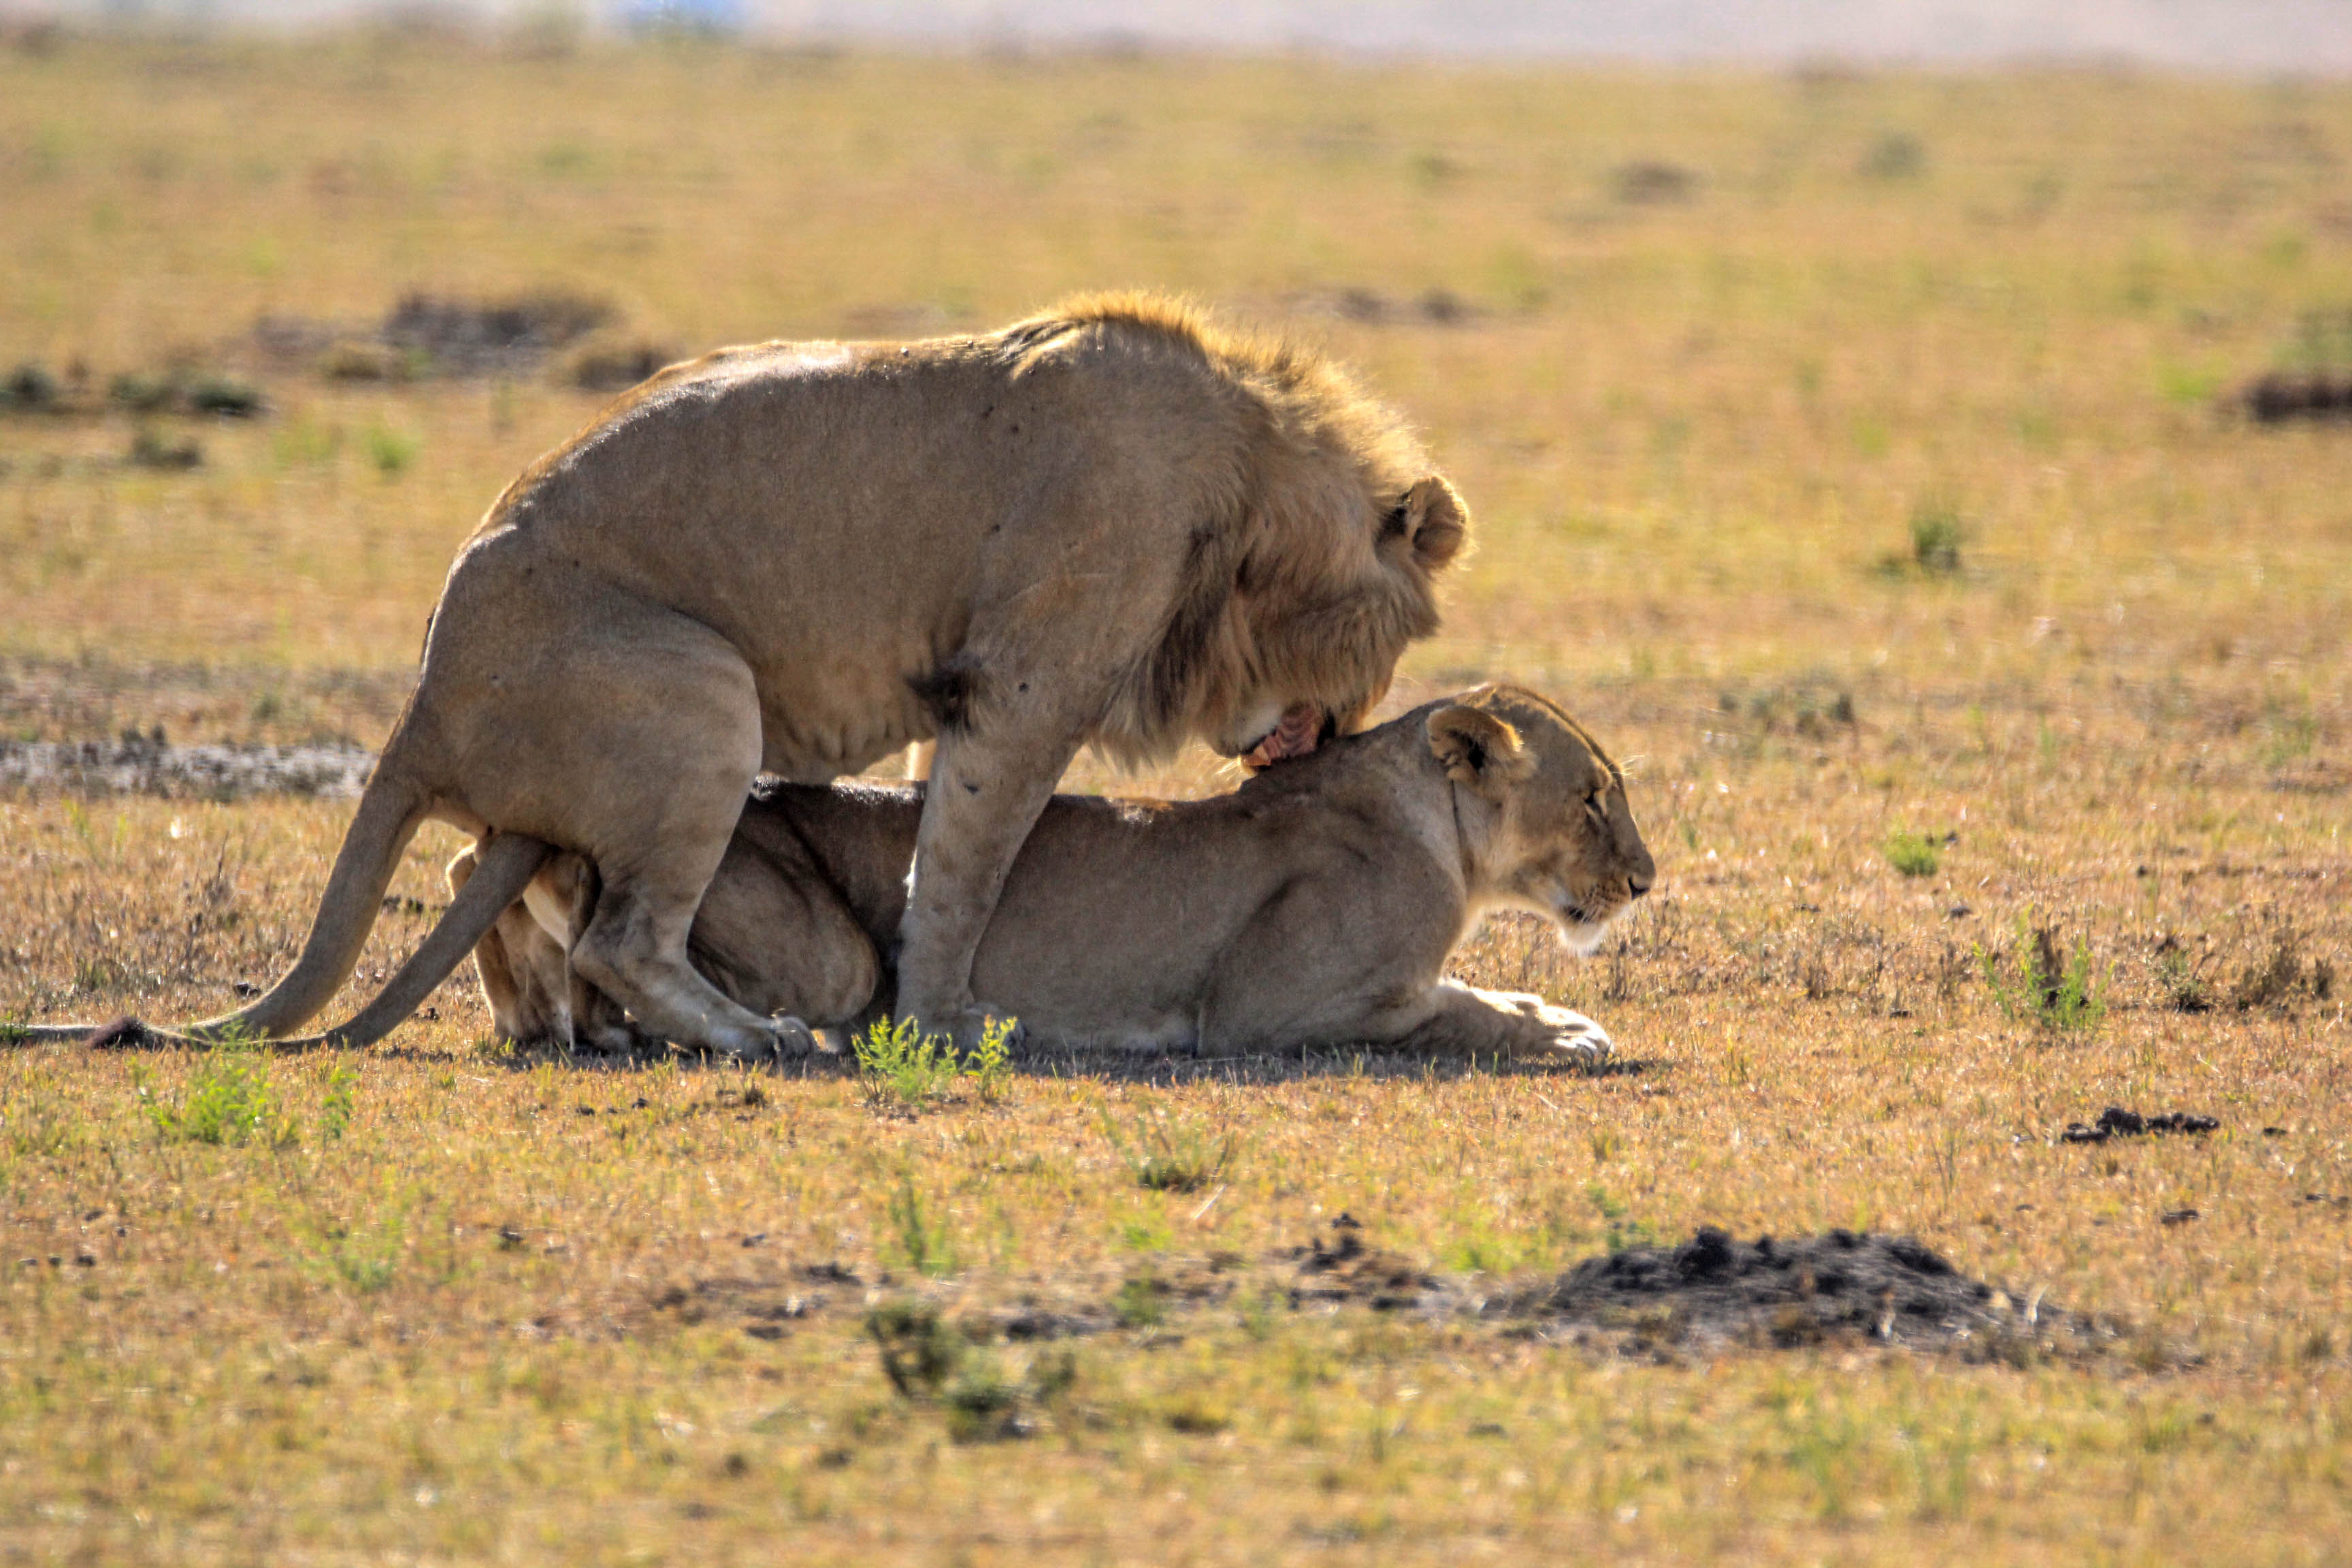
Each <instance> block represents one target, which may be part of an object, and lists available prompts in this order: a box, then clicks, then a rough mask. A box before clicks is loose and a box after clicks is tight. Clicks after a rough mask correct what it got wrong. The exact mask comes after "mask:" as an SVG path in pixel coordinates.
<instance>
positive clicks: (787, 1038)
mask: <svg viewBox="0 0 2352 1568" xmlns="http://www.w3.org/2000/svg"><path fill="white" fill-rule="evenodd" d="M768 1022H769V1023H770V1024H771V1025H772V1026H774V1029H775V1032H776V1046H775V1056H776V1059H777V1060H779V1061H783V1060H787V1059H797V1058H801V1057H804V1056H807V1055H808V1054H809V1053H811V1052H812V1051H814V1050H816V1049H817V1048H818V1046H817V1038H816V1031H815V1030H814V1029H812V1028H810V1027H809V1026H807V1025H806V1024H803V1023H802V1022H801V1021H800V1020H799V1019H798V1018H795V1017H793V1016H791V1015H789V1014H784V1015H780V1016H776V1017H773V1018H771V1019H769V1020H768Z"/></svg>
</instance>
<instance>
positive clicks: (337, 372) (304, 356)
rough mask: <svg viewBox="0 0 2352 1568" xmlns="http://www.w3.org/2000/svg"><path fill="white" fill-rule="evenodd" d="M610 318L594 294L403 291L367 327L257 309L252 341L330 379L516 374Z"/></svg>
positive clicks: (611, 312) (609, 309)
mask: <svg viewBox="0 0 2352 1568" xmlns="http://www.w3.org/2000/svg"><path fill="white" fill-rule="evenodd" d="M614 319H615V312H614V309H613V307H612V306H611V305H609V304H607V303H606V302H604V300H594V299H589V298H587V297H585V296H582V295H577V294H565V293H559V292H548V293H541V294H530V295H522V296H519V297H517V298H514V299H509V300H460V299H453V298H449V297H446V296H442V295H436V294H411V295H408V296H406V297H405V298H404V299H402V300H399V301H398V302H397V303H395V304H394V306H393V308H392V310H390V311H389V312H388V313H387V314H386V315H385V316H384V317H383V320H382V321H378V322H376V323H375V324H374V325H373V326H372V327H361V326H352V325H349V324H346V323H341V322H336V321H313V320H310V319H309V318H305V317H300V316H265V317H263V318H262V319H261V320H260V321H257V322H255V323H254V329H253V336H254V342H256V344H257V345H258V346H259V347H260V349H261V350H262V352H263V353H266V354H267V355H268V356H269V357H270V358H272V359H274V360H277V361H278V362H280V363H285V364H289V365H301V366H305V367H307V368H310V369H311V370H314V371H316V372H317V373H318V374H321V375H324V376H326V377H328V378H329V379H331V380H337V381H408V380H415V379H418V378H421V377H424V376H436V375H437V376H486V375H516V374H522V373H524V372H528V371H530V370H533V369H535V368H536V367H537V366H538V365H539V364H540V363H541V362H543V361H544V360H546V359H547V358H548V357H549V356H550V355H551V354H554V353H558V352H560V351H562V350H563V349H566V348H569V347H571V346H572V344H574V343H577V342H581V341H582V340H583V339H585V338H587V337H588V336H590V334H592V333H593V332H595V331H598V330H599V329H600V328H603V327H605V326H608V325H609V324H611V323H612V322H613V321H614Z"/></svg>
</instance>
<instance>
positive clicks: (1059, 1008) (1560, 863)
mask: <svg viewBox="0 0 2352 1568" xmlns="http://www.w3.org/2000/svg"><path fill="white" fill-rule="evenodd" d="M921 811H922V798H921V794H920V792H919V791H918V790H916V789H913V788H904V787H902V788H877V787H873V786H848V785H844V786H835V787H833V788H812V787H808V786H803V785H791V784H786V785H782V786H781V787H777V788H773V789H769V790H764V791H762V792H761V793H760V794H757V795H754V796H753V797H752V798H751V802H750V804H749V805H747V806H746V807H745V809H744V812H743V816H742V820H741V822H740V823H739V824H738V825H737V827H736V830H735V837H734V841H733V843H732V844H730V846H729V847H728V850H727V854H726V857H725V858H724V859H723V860H722V861H721V862H720V864H719V873H718V875H717V877H716V878H715V879H713V880H712V882H711V884H710V888H709V892H708V893H707V894H706V895H705V897H704V900H703V903H702V909H701V911H700V912H699V913H698V915H697V916H696V917H695V921H694V929H693V934H692V937H691V939H690V941H689V944H688V948H689V952H691V953H692V954H693V957H694V960H695V962H696V963H698V965H699V966H700V968H701V970H702V972H703V973H705V974H707V975H709V978H710V979H711V980H712V981H713V982H714V983H716V984H718V985H719V987H720V989H722V990H724V991H725V992H726V993H727V994H729V995H730V997H732V998H733V999H734V1000H736V1001H738V1002H740V1003H741V1004H743V1005H746V1006H748V1007H750V1008H751V1009H752V1010H754V1011H757V1012H783V1013H790V1014H792V1015H793V1016H799V1017H803V1018H805V1019H808V1020H810V1021H812V1022H814V1023H819V1024H823V1025H827V1026H842V1025H850V1024H854V1023H856V1021H858V1020H859V1019H861V1018H862V1017H866V1016H872V1015H873V1014H874V1013H876V1012H877V1011H880V1010H881V1009H883V1008H884V1007H885V1006H887V996H886V995H885V994H884V992H886V991H887V976H886V974H885V973H884V966H883V964H882V962H881V959H880V954H881V953H882V952H887V948H888V943H889V941H890V936H891V933H892V932H893V931H896V930H897V929H898V921H899V916H900V913H901V911H902V910H904V909H905V907H906V902H907V891H906V886H905V873H904V868H905V866H906V863H907V857H908V851H909V850H910V849H911V848H912V847H913V846H914V844H915V842H916V838H917V836H918V834H919V826H918V824H919V817H920V815H921ZM471 861H472V858H471V853H470V852H468V854H467V855H464V856H460V857H459V858H458V861H457V863H456V864H454V865H452V866H451V868H450V878H451V881H452V882H453V883H454V884H456V885H457V887H458V888H460V889H463V888H464V887H465V886H466V884H467V878H468V876H469V875H470V874H471V870H472V863H471ZM1653 875H1654V869H1653V867H1652V865H1651V861H1650V854H1649V851H1648V849H1647V848H1645V847H1643V843H1642V836H1641V832H1640V830H1639V829H1638V828H1637V827H1636V826H1634V823H1633V812H1632V810H1631V809H1630V808H1629V806H1628V805H1627V802H1626V798H1625V784H1624V776H1623V775H1622V773H1620V772H1619V771H1618V769H1617V767H1616V765H1615V764H1614V763H1612V762H1611V761H1610V760H1609V758H1608V757H1607V756H1606V755H1605V754H1604V753H1603V752H1601V748H1600V747H1599V746H1598V745H1596V744H1595V743H1594V742H1593V741H1592V740H1591V737H1590V736H1589V735H1587V734H1586V733H1585V731H1583V730H1582V729H1581V728H1580V727H1579V726H1578V725H1577V724H1576V722H1575V721H1573V720H1571V719H1570V717H1569V716H1568V715H1567V714H1566V713H1564V712H1562V711H1561V710H1559V708H1557V707H1555V706H1554V705H1552V704H1551V703H1549V702H1548V701H1546V700H1544V699H1542V698H1540V697H1538V696H1535V695H1534V694H1532V693H1530V692H1527V691H1522V690H1518V689H1514V688H1511V687H1486V688H1482V689H1478V690H1476V691H1473V692H1470V693H1467V694H1465V695H1464V696H1462V697H1459V698H1454V699H1448V700H1444V701H1439V702H1433V703H1430V704H1428V705H1427V706H1425V707H1423V708H1420V709H1417V710H1414V711H1412V712H1411V713H1408V714H1406V715H1405V716H1404V717H1402V718H1401V719H1397V720H1394V721H1391V722H1390V723H1387V724H1383V725H1381V727H1380V728H1378V729H1376V730H1373V731H1370V732H1368V733H1364V734H1360V735H1357V736H1354V737H1352V738H1349V739H1347V740H1342V741H1338V742H1333V743H1332V744H1329V745H1328V746H1326V747H1324V748H1323V749H1322V751H1321V752H1318V754H1317V755H1315V756H1312V757H1307V758H1305V759H1302V760H1299V761H1296V762H1287V763H1283V764H1282V765H1281V766H1280V767H1277V768H1274V769H1271V770H1269V771H1267V772H1265V773H1260V774H1259V775H1258V776H1256V777H1255V778H1254V779H1252V780H1251V781H1250V782H1249V783H1247V784H1244V785H1243V786H1242V787H1241V789H1239V790H1238V791H1236V792H1235V793H1234V794H1232V795H1223V796H1219V797H1217V798H1214V799H1210V800H1202V801H1192V802H1188V803H1184V804H1181V805H1168V804H1164V803H1157V802H1150V803H1139V802H1122V801H1109V800H1102V799H1092V798H1086V797H1081V796H1075V795H1056V796H1055V797H1054V799H1053V801H1052V803H1051V804H1050V805H1047V806H1046V808H1045V813H1044V815H1043V816H1040V817H1039V818H1038V821H1037V826H1035V828H1034V830H1032V832H1031V833H1030V836H1029V839H1028V842H1027V843H1026V844H1025V845H1024V846H1023V847H1022V850H1021V854H1020V857H1019V858H1017V859H1016V860H1015V861H1014V862H1013V869H1012V873H1011V876H1010V878H1009V879H1007V881H1006V882H1005V885H1004V894H1003V900H1001V901H1000V902H999V903H998V905H997V909H996V915H995V918H994V919H993V920H992V921H991V922H990V924H989V927H988V931H987V933H986V934H985V935H984V936H983V937H982V940H981V943H980V952H979V954H978V958H977V961H976V963H975V965H974V968H973V974H974V977H975V984H976V985H977V987H978V989H979V990H980V991H981V993H982V994H984V995H986V996H987V997H988V998H989V999H990V1000H991V1001H992V1002H993V1003H995V1004H996V1005H999V1006H1002V1007H1003V1008H1005V1009H1007V1010H1008V1011H1010V1012H1012V1013H1013V1014H1015V1015H1016V1016H1018V1017H1019V1018H1020V1019H1021V1021H1022V1023H1023V1025H1024V1026H1025V1027H1026V1028H1027V1029H1028V1031H1029V1033H1030V1037H1031V1038H1032V1039H1038V1040H1049V1041H1065V1042H1079V1041H1086V1042H1096V1043H1108V1044H1116V1045H1124V1046H1129V1047H1148V1048H1155V1049H1175V1050H1182V1049H1200V1050H1207V1051H1228V1050H1267V1049H1284V1048H1295V1047H1301V1046H1314V1045H1343V1044H1352V1043H1357V1042H1365V1043H1377V1044H1383V1045H1399V1046H1403V1047H1415V1048H1429V1049H1441V1050H1455V1051H1473V1052H1497V1053H1507V1054H1509V1055H1513V1056H1535V1057H1552V1058H1562V1059H1569V1060H1581V1061H1587V1062H1591V1061H1597V1060H1599V1059H1600V1058H1601V1057H1603V1056H1605V1055H1606V1054H1607V1053H1608V1051H1609V1049H1610V1041H1609V1037H1608V1036H1607V1034H1605V1033H1604V1032H1603V1031H1602V1030H1601V1027H1600V1026H1598V1025H1596V1024H1595V1023H1593V1022H1592V1020H1591V1019H1590V1018H1587V1017H1584V1016H1582V1015H1580V1014H1577V1013H1572V1012H1570V1011H1568V1010H1567V1009H1566V1008H1562V1007H1558V1006H1553V1005H1549V1004H1547V1003H1546V1002H1544V1001H1543V1000H1542V999H1541V998H1539V997H1536V996H1530V995H1523V994H1512V993H1503V992H1492V991H1479V990H1475V989H1473V988H1471V987H1469V986H1466V985H1463V984H1457V983H1455V982H1454V981H1450V980H1445V979H1444V978H1442V977H1441V976H1442V972H1443V970H1444V963H1445V959H1446V956H1447V954H1448V953H1450V952H1452V951H1453V950H1454V947H1455V946H1456V945H1457V944H1458V943H1459V942H1461V941H1462V939H1463V938H1464V937H1465V936H1466V935H1467V934H1468V933H1469V932H1470V931H1472V930H1473V929H1474V928H1475V926H1476V925H1477V924H1478V922H1479V921H1481V920H1482V919H1483V918H1484V917H1485V916H1486V913H1487V912H1488V911H1490V910H1496V909H1522V910H1533V911H1535V912H1536V913H1538V914H1539V915H1542V916H1543V917H1544V918H1546V919H1547V920H1549V921H1552V922H1553V923H1554V924H1555V925H1557V926H1558V927H1559V930H1560V931H1561V933H1562V935H1563V936H1564V937H1565V938H1566V939H1567V941H1568V942H1570V944H1571V945H1572V946H1575V947H1577V948H1578V949H1580V950H1581V951H1587V952H1589V951H1591V947H1592V945H1593V944H1594V943H1596V942H1599V941H1600V939H1601V931H1602V929H1603V928H1604V927H1605V926H1606V924H1607V923H1608V921H1610V920H1611V919H1612V917H1614V916H1615V915H1617V914H1618V913H1619V912H1621V911H1622V910H1624V908H1625V907H1626V906H1627V905H1628V904H1630V903H1631V902H1632V901H1633V900H1635V899H1637V898H1639V897H1641V896H1642V894H1643V893H1644V892H1646V891H1648V890H1649V887H1650V883H1651V879H1652V877H1653ZM596 883H597V875H596V871H595V869H594V868H593V867H592V866H590V865H589V864H588V863H587V862H586V860H585V859H584V858H581V857H577V856H570V855H566V856H561V857H558V858H556V859H554V860H552V861H551V862H550V863H549V865H548V866H547V868H545V869H543V870H542V871H541V873H540V874H539V876H538V877H537V878H536V879H534V881H533V882H532V884H531V886H530V891H529V894H528V896H527V898H526V900H525V901H524V902H523V903H520V904H517V905H516V906H514V907H513V908H511V909H509V910H508V911H507V913H506V914H504V915H503V916H501V917H500V919H499V924H498V929H497V930H496V931H494V932H493V933H492V934H491V935H490V936H489V937H488V938H486V939H485V940H484V942H483V943H482V947H481V949H480V950H479V951H480V954H481V956H482V959H483V962H482V963H481V973H482V981H483V988H484V990H485V991H486V992H487V993H488V998H489V1003H490V1010H491V1013H492V1015H493V1016H494V1017H495V1018H496V1019H497V1021H498V1026H499V1030H500V1032H501V1033H503V1034H504V1035H506V1036H508V1037H510V1038H515V1039H519V1040H526V1041H546V1040H554V1041H557V1042H563V1043H569V1042H570V1041H572V1040H574V1039H579V1040H583V1041H593V1042H594V1043H597V1044H600V1045H604V1046H606V1047H614V1046H627V1045H630V1044H633V1043H634V1041H633V1040H632V1038H631V1031H630V1029H629V1027H628V1025H627V1023H626V1021H625V1019H623V1018H622V1016H620V1013H619V1010H618V1009H617V1008H615V1007H614V1005H613V1004H612V1002H611V1001H610V1000H609V999H607V998H606V997H604V995H603V994H601V993H600V992H599V991H598V990H597V989H596V988H595V987H593V986H590V985H584V984H581V983H580V981H579V979H578V977H577V976H576V975H573V974H572V973H570V972H569V971H568V970H567V967H566V964H565V960H564V951H563V949H564V946H565V944H566V943H570V944H572V946H573V947H574V948H575V949H576V946H577V934H576V933H583V932H584V931H593V929H594V926H595V918H596V910H597V906H598V904H599V903H600V902H601V896H600V892H599V889H598V888H597V885H596Z"/></svg>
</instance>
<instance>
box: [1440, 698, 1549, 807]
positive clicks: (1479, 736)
mask: <svg viewBox="0 0 2352 1568" xmlns="http://www.w3.org/2000/svg"><path fill="white" fill-rule="evenodd" d="M1429 749H1430V751H1431V752H1432V753H1433V754H1434V755H1435V756H1436V758H1437V760H1438V762H1439V763H1442V764H1443V765H1444V769H1445V776H1446V777H1447V778H1450V779H1452V780H1453V781H1454V783H1456V784H1468V785H1470V786H1471V787H1472V788H1474V789H1478V790H1484V791H1487V792H1490V793H1491V792H1492V791H1494V790H1496V789H1499V788H1500V787H1501V786H1502V785H1503V784H1507V783H1508V782H1510V781H1511V780H1513V779H1519V778H1525V777H1526V776H1527V775H1528V773H1531V772H1533V771H1534V767H1535V759H1534V758H1533V757H1532V756H1529V755H1528V752H1527V750H1526V748H1525V747H1523V746H1521V745H1520V744H1519V732H1518V731H1517V730H1514V729H1512V728H1511V727H1510V726H1509V725H1508V724H1506V723H1504V722H1503V721H1501V720H1500V719H1497V718H1496V717H1495V716H1494V715H1493V714H1492V713H1486V712H1482V711H1480V710H1478V709H1475V708H1465V707H1464V706H1463V705H1461V704H1460V703H1458V702H1457V703H1455V704H1454V706H1453V707H1451V708H1441V709H1439V710H1437V711H1436V712H1434V713H1432V714H1431V715H1430V716H1429Z"/></svg>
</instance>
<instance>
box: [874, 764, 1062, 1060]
mask: <svg viewBox="0 0 2352 1568" xmlns="http://www.w3.org/2000/svg"><path fill="white" fill-rule="evenodd" d="M1076 754H1077V742H1076V739H1075V737H1074V735H1072V734H1070V733H1069V732H1067V731H1064V730H1062V728H1061V727H1059V726H1056V727H1055V732H1053V733H1052V734H1050V735H1045V736H1040V735H1025V736H1024V735H1017V734H1015V735H1008V734H1004V733H1002V732H992V733H991V734H990V735H989V736H987V737H986V738H985V739H982V737H980V736H977V735H973V734H970V733H955V732H950V734H948V735H946V736H944V737H942V739H941V740H940V747H939V752H938V755H937V756H936V758H935V759H934V761H933V763H932V766H931V777H930V783H929V786H928V787H927V788H926V789H925V791H924V795H923V820H922V826H921V827H920V828H919V829H918V830H917V833H916V837H915V865H914V872H913V876H912V878H911V879H910V885H909V887H908V898H907V912H906V914H905V916H904V917H903V918H902V919H901V920H900V921H899V925H898V945H899V952H898V1010H899V1013H900V1014H901V1016H907V1017H913V1018H918V1019H920V1020H921V1022H922V1025H923V1026H924V1027H925V1028H926V1029H938V1030H945V1031H947V1032H949V1033H950V1034H952V1035H953V1036H954V1037H955V1039H956V1040H957V1042H958V1043H959V1044H960V1045H964V1046H970V1045H972V1044H974V1043H976V1042H977V1041H978V1039H979V1037H980V1033H981V1031H982V1028H984V1027H985V1026H986V1025H987V1023H988V1020H989V1017H990V1014H989V1013H988V1012H987V1011H986V1010H985V1009H984V1007H983V1006H982V1004H984V1003H986V1001H987V1000H988V998H986V997H984V996H983V997H980V998H977V999H975V998H974V997H973V995H972V993H971V965H972V959H973V957H974V955H975V954H976V953H978V952H979V950H980V939H981V936H982V933H983V932H985V931H987V929H988V921H989V917H990V916H992V914H994V913H995V912H996V901H997V899H998V898H999V896H1000V895H1002V894H1003V890H1004V879H1005V877H1006V875H1007V874H1008V873H1010V872H1011V870H1012V869H1013V858H1015V857H1016V856H1018V855H1019V854H1020V853H1021V846H1022V844H1023V843H1024V841H1025V840H1026V839H1027V838H1028V837H1029V830H1030V829H1031V828H1033V827H1034V826H1036V824H1037V818H1038V816H1040V815H1041V814H1042V813H1043V812H1044V811H1045V803H1046V802H1047V801H1048V800H1050V799H1051V798H1052V797H1053V794H1054V785H1055V784H1056V783H1057V782H1059V781H1060V779H1061V776H1062V770H1063V769H1065V768H1066V767H1067V766H1068V765H1069V763H1070V759H1071V758H1072V757H1074V756H1076Z"/></svg>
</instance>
